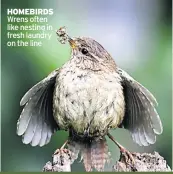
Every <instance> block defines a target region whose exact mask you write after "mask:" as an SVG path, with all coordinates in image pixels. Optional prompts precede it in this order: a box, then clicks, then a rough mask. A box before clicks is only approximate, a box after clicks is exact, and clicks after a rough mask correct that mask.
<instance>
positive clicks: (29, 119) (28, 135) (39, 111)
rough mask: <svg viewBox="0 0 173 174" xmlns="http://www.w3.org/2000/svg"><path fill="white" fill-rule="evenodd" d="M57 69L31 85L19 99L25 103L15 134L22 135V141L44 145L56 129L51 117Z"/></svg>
mask: <svg viewBox="0 0 173 174" xmlns="http://www.w3.org/2000/svg"><path fill="white" fill-rule="evenodd" d="M57 74H58V70H55V71H53V72H52V73H51V74H49V75H48V76H47V77H46V78H45V79H43V80H42V81H40V82H39V83H37V84H36V85H35V86H33V87H32V88H31V89H30V90H29V91H28V92H27V93H26V94H25V95H24V96H23V98H22V99H21V102H20V105H21V106H23V105H25V107H24V109H23V111H22V113H21V115H20V118H19V120H18V123H17V134H18V135H22V136H23V143H25V144H29V143H30V144H31V145H32V146H37V145H39V146H44V145H45V144H47V143H48V142H49V141H50V139H51V135H52V134H53V132H54V131H55V130H57V129H58V125H57V124H56V122H55V120H54V118H53V109H52V107H53V90H54V85H55V80H56V76H57Z"/></svg>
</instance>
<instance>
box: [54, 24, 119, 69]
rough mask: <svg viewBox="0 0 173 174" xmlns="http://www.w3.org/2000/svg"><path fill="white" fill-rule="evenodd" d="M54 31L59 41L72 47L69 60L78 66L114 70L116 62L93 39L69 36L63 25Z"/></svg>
mask: <svg viewBox="0 0 173 174" xmlns="http://www.w3.org/2000/svg"><path fill="white" fill-rule="evenodd" d="M56 33H57V35H58V37H59V41H60V42H61V43H63V44H64V43H66V42H67V41H68V42H69V44H70V46H71V48H72V53H71V61H73V62H74V63H75V64H76V66H78V67H79V68H82V69H91V70H94V71H102V70H109V71H111V70H112V71H114V70H115V67H116V64H115V62H114V60H113V59H112V57H111V56H110V54H109V53H108V52H107V51H106V50H105V49H104V48H103V46H101V45H100V44H99V43H98V42H97V41H95V40H94V39H91V38H88V37H77V38H71V37H70V36H69V35H68V34H67V32H66V28H65V27H61V28H60V29H59V30H57V32H56Z"/></svg>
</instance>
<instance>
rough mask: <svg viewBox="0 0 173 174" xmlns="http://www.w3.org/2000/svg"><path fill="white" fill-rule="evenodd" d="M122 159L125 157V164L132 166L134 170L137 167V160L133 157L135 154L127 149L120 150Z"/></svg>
mask: <svg viewBox="0 0 173 174" xmlns="http://www.w3.org/2000/svg"><path fill="white" fill-rule="evenodd" d="M120 152H121V157H123V159H124V161H125V164H126V165H129V166H131V167H132V168H134V166H135V159H134V157H133V154H132V153H131V152H129V151H128V150H126V149H125V148H121V149H120Z"/></svg>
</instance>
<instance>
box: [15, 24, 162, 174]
mask: <svg viewBox="0 0 173 174" xmlns="http://www.w3.org/2000/svg"><path fill="white" fill-rule="evenodd" d="M57 35H58V36H59V41H60V42H61V43H66V42H68V43H69V44H70V46H71V56H70V59H69V60H68V61H67V62H66V63H65V64H64V65H63V66H62V67H61V68H57V69H55V70H54V71H53V72H51V73H50V74H49V75H48V76H47V77H45V78H44V79H43V80H41V81H40V82H38V83H37V84H36V85H35V86H33V87H32V88H31V89H30V90H29V91H28V92H26V94H25V95H24V96H23V98H22V99H21V101H20V105H21V106H24V108H23V110H22V112H21V115H20V117H19V119H18V121H17V134H18V135H19V136H22V141H23V143H24V144H29V143H30V144H31V145H32V146H41V147H42V146H44V145H46V144H48V143H49V142H50V140H51V136H52V135H53V134H54V133H55V132H56V131H59V130H65V131H68V133H69V137H68V139H67V141H66V142H65V143H64V144H63V146H62V148H61V149H64V147H65V146H66V145H67V146H68V149H69V150H70V151H71V152H72V161H74V160H76V159H77V158H78V155H79V153H81V159H82V160H83V163H84V167H85V169H86V171H92V170H93V169H96V170H98V171H103V170H104V166H105V163H106V162H108V161H109V158H110V153H109V151H108V145H107V141H106V136H108V137H109V138H110V139H111V140H112V141H113V142H114V143H115V144H116V145H117V146H118V147H119V149H120V152H121V153H125V154H127V156H128V157H129V159H131V161H133V156H132V154H131V152H129V151H128V150H127V149H126V148H125V147H123V146H122V145H121V144H119V143H118V142H117V141H116V139H115V138H114V137H113V136H112V135H111V134H110V130H115V129H116V128H122V129H126V130H128V131H129V132H130V134H131V137H132V139H133V141H134V142H135V143H137V144H138V145H139V146H148V145H150V144H154V143H155V142H156V136H157V135H159V134H161V133H162V131H163V126H162V122H161V119H160V117H159V115H158V113H157V111H156V106H157V105H158V103H157V101H156V99H155V97H154V96H153V94H152V93H151V92H150V91H149V90H148V89H147V88H145V87H144V86H143V85H141V84H140V83H139V82H138V81H136V80H135V79H134V78H133V77H131V76H130V75H129V74H128V73H127V72H126V71H124V70H123V69H121V68H120V67H119V66H118V65H117V64H116V62H115V60H114V59H113V58H112V56H111V55H110V54H109V53H108V51H107V50H106V49H105V48H104V47H103V46H102V45H101V44H100V43H98V42H97V41H96V40H94V39H92V38H90V37H73V38H72V37H69V36H68V34H67V33H66V30H65V28H63V27H61V28H60V29H59V30H58V31H57ZM133 162H134V161H133Z"/></svg>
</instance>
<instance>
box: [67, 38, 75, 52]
mask: <svg viewBox="0 0 173 174" xmlns="http://www.w3.org/2000/svg"><path fill="white" fill-rule="evenodd" d="M68 42H69V44H70V46H71V48H73V49H75V48H76V47H77V45H76V43H75V41H74V40H73V39H72V38H70V37H69V39H68Z"/></svg>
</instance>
